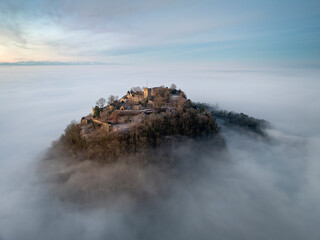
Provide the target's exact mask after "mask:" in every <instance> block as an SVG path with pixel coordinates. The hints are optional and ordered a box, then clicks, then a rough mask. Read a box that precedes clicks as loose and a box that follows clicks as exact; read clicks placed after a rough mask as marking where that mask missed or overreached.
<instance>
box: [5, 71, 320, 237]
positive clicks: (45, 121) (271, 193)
mask: <svg viewBox="0 0 320 240" xmlns="http://www.w3.org/2000/svg"><path fill="white" fill-rule="evenodd" d="M318 76H319V73H317V72H315V71H312V72H311V71H307V70H294V71H293V70H281V71H280V70H274V71H273V70H272V71H271V70H269V71H254V72H253V71H245V72H243V71H242V72H234V71H225V72H221V71H218V72H217V71H216V72H212V71H211V72H210V71H204V70H202V71H198V70H188V71H186V72H184V73H182V72H181V71H178V70H167V71H163V70H161V69H160V70H159V69H151V70H148V71H144V70H137V69H135V70H133V69H128V68H112V69H110V68H108V67H88V68H85V67H81V68H80V67H76V66H72V67H62V66H59V67H41V68H39V67H20V68H0V112H1V113H2V115H1V116H2V118H1V119H0V131H1V136H2V140H1V142H0V148H1V151H0V160H1V162H0V194H1V202H0V239H5V240H7V239H71V238H72V239H73V238H76V239H317V238H319V236H320V233H319V229H318V225H319V220H320V210H319V208H318V203H319V200H320V191H319V188H318V183H319V180H320V163H319V160H318V159H319V156H320V137H319V133H320V131H319V126H318V122H319V121H318V120H320V119H319V113H318V111H317V110H318V107H319V102H320V99H319V97H318V95H317V93H318V90H319V89H320V88H319V83H318V82H317V81H316V78H317V77H318ZM146 79H149V85H150V84H152V85H154V86H156V85H162V84H164V85H170V84H171V83H172V82H175V83H176V84H177V85H178V87H180V88H182V89H183V90H184V91H185V92H186V93H187V95H188V98H190V99H192V100H194V101H202V102H208V103H211V104H215V103H218V104H219V106H220V107H221V108H224V109H227V110H235V111H238V112H244V113H248V114H250V115H252V116H255V117H258V118H264V119H266V120H268V121H269V122H271V128H270V129H269V130H267V134H268V136H269V137H268V138H262V137H260V136H257V135H255V134H253V133H249V132H246V131H244V130H241V129H231V128H226V127H223V126H222V134H223V136H224V137H225V139H226V142H227V149H226V150H225V152H224V153H223V154H221V152H219V153H218V152H212V153H211V154H207V155H205V156H201V158H200V157H199V156H194V155H192V152H190V149H188V148H180V149H177V151H181V152H182V153H183V154H181V156H182V157H183V158H185V159H186V161H188V160H189V159H195V160H197V161H198V162H199V163H200V166H197V167H196V168H190V167H189V168H186V169H185V170H186V172H185V174H184V175H183V176H181V177H179V178H173V179H171V178H167V177H168V176H169V175H168V173H167V172H163V171H158V169H148V170H147V171H144V172H140V174H141V175H140V180H141V181H140V182H138V183H137V184H140V185H139V186H141V187H142V188H143V189H145V190H146V191H147V192H148V193H150V194H151V195H152V196H153V197H152V200H150V201H147V202H146V203H145V204H144V203H141V202H136V201H135V200H136V199H137V198H134V197H132V195H126V194H124V195H117V196H115V197H114V198H113V199H112V200H110V201H109V202H108V203H107V204H97V205H96V206H93V207H92V206H90V207H87V206H85V205H83V204H77V203H75V202H76V201H74V200H76V199H77V197H76V199H73V201H68V199H63V198H61V195H60V194H57V191H55V190H56V189H55V187H56V186H57V185H55V184H54V182H53V181H51V180H50V177H51V176H50V174H49V173H47V172H46V171H45V170H43V169H42V168H41V159H42V156H43V155H44V153H45V151H46V149H47V148H48V147H50V143H51V141H52V140H55V139H57V138H58V137H59V135H60V134H61V133H62V131H63V129H64V127H65V126H66V125H67V123H69V122H70V121H71V120H72V119H77V120H79V119H80V118H81V117H82V116H84V115H86V114H87V113H88V112H89V111H90V107H91V106H92V105H93V104H94V102H95V101H96V100H97V99H98V98H100V97H107V96H108V95H109V94H114V95H122V94H124V93H125V92H126V90H127V89H128V88H130V87H131V86H136V85H144V84H145V81H146ZM311 99H312V101H311ZM53 167H57V166H56V165H53ZM69 167H70V166H69ZM113 168H116V171H114V169H113ZM63 170H64V171H69V173H70V174H69V175H70V176H69V179H68V180H67V181H65V183H66V184H63V185H62V186H63V188H60V187H59V188H58V190H61V191H64V192H65V193H67V194H68V193H72V192H73V191H74V190H75V187H81V186H83V188H86V187H88V189H90V188H91V186H90V183H92V182H94V180H95V179H97V180H98V181H100V180H101V179H103V180H104V181H115V177H116V176H115V175H113V174H114V172H116V173H122V174H128V176H130V174H132V178H133V179H137V178H136V176H137V173H136V172H135V169H134V168H130V171H132V172H128V168H127V166H123V165H121V166H120V165H118V166H112V170H111V169H110V168H109V169H108V168H103V169H101V168H99V169H98V168H97V167H96V166H95V165H94V164H92V163H90V162H84V163H82V164H81V165H77V166H73V168H72V170H70V168H69V169H67V168H66V169H63ZM39 171H40V172H39ZM92 173H96V174H92ZM170 176H171V175H170ZM105 178H106V179H107V180H105ZM85 179H88V181H85ZM150 179H153V180H155V181H154V182H152V181H150ZM79 183H80V184H79ZM82 183H83V184H82ZM86 184H87V185H86ZM162 184H163V185H162ZM162 189H165V193H164V194H163V192H162ZM92 197H94V195H93V196H92Z"/></svg>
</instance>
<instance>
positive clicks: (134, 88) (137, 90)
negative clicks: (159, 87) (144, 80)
mask: <svg viewBox="0 0 320 240" xmlns="http://www.w3.org/2000/svg"><path fill="white" fill-rule="evenodd" d="M131 91H132V92H134V93H137V92H141V91H142V89H141V87H132V88H131Z"/></svg>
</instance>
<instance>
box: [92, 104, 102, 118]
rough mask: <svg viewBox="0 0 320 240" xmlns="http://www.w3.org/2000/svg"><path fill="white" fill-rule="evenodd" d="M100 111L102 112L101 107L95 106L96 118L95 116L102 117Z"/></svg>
mask: <svg viewBox="0 0 320 240" xmlns="http://www.w3.org/2000/svg"><path fill="white" fill-rule="evenodd" d="M100 112H101V110H100V107H98V106H95V107H94V113H93V117H94V118H95V117H100Z"/></svg>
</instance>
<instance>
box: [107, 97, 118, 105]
mask: <svg viewBox="0 0 320 240" xmlns="http://www.w3.org/2000/svg"><path fill="white" fill-rule="evenodd" d="M114 101H116V97H115V96H113V95H110V96H109V97H108V104H111V103H113V102H114Z"/></svg>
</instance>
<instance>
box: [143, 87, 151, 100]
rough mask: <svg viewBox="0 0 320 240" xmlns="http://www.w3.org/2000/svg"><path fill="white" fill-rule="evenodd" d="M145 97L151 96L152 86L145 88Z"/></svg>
mask: <svg viewBox="0 0 320 240" xmlns="http://www.w3.org/2000/svg"><path fill="white" fill-rule="evenodd" d="M143 93H144V98H150V97H151V89H150V88H144V89H143Z"/></svg>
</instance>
